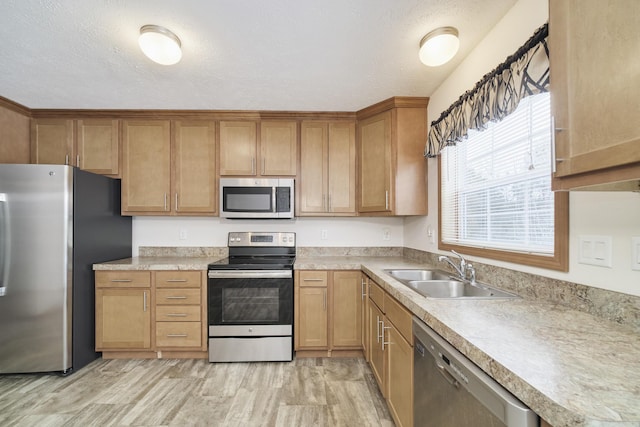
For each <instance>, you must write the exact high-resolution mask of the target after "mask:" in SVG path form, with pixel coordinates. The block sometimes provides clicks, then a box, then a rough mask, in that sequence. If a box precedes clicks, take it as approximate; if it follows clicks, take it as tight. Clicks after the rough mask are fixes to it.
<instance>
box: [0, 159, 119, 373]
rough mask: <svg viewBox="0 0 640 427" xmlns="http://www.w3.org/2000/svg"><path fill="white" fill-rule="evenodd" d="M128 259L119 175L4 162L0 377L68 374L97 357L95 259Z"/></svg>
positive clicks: (0, 177)
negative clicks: (14, 374) (55, 373)
mask: <svg viewBox="0 0 640 427" xmlns="http://www.w3.org/2000/svg"><path fill="white" fill-rule="evenodd" d="M130 256H131V218H130V217H122V216H121V215H120V181H119V180H116V179H111V178H107V177H105V176H101V175H95V174H92V173H89V172H85V171H82V170H79V169H77V168H73V167H70V166H58V165H17V164H1V165H0V374H6V373H27V372H54V371H55V372H61V373H64V374H66V373H69V372H71V371H73V370H78V369H79V368H81V367H82V366H84V365H86V364H87V363H89V362H91V361H92V360H94V359H96V358H97V357H98V356H99V353H96V352H95V315H94V312H95V301H94V300H95V285H94V274H93V270H92V264H94V263H98V262H104V261H109V260H113V259H118V258H127V257H130Z"/></svg>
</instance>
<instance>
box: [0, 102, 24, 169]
mask: <svg viewBox="0 0 640 427" xmlns="http://www.w3.org/2000/svg"><path fill="white" fill-rule="evenodd" d="M17 110H20V108H18V107H15V108H14V107H13V106H12V105H11V104H10V103H8V102H4V101H2V100H1V99H0V163H29V156H30V150H29V144H30V139H29V135H30V121H29V117H28V116H27V115H26V113H24V112H18V111H17Z"/></svg>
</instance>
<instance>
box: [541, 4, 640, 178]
mask: <svg viewBox="0 0 640 427" xmlns="http://www.w3.org/2000/svg"><path fill="white" fill-rule="evenodd" d="M549 14H550V17H549V52H550V64H551V65H550V72H551V80H550V81H551V104H552V115H553V117H554V119H555V128H556V129H555V145H556V164H555V166H556V172H555V174H554V188H555V189H568V188H576V187H579V186H583V185H593V184H603V183H609V182H615V181H622V180H629V179H638V178H640V120H638V114H639V113H640V73H638V70H639V69H640V56H638V55H637V53H638V46H639V45H638V40H639V35H638V34H639V33H638V28H640V2H638V1H637V0H551V1H550V2H549ZM579 174H581V175H580V176H578V175H579Z"/></svg>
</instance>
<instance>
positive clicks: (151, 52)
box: [138, 25, 182, 65]
mask: <svg viewBox="0 0 640 427" xmlns="http://www.w3.org/2000/svg"><path fill="white" fill-rule="evenodd" d="M138 44H139V45H140V49H142V52H144V54H145V55H147V57H149V59H151V60H152V61H154V62H157V63H158V64H162V65H173V64H176V63H178V62H179V61H180V59H181V58H182V49H181V46H182V44H181V43H180V39H179V38H178V36H176V35H175V34H173V33H172V32H171V31H169V30H167V29H166V28H164V27H161V26H159V25H144V26H142V27H140V37H139V38H138Z"/></svg>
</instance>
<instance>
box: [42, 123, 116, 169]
mask: <svg viewBox="0 0 640 427" xmlns="http://www.w3.org/2000/svg"><path fill="white" fill-rule="evenodd" d="M31 163H37V164H58V165H71V166H77V167H79V168H80V169H82V170H86V171H89V172H93V173H97V174H101V175H107V176H114V177H116V176H119V174H120V169H119V165H120V125H119V121H118V120H112V119H83V120H70V119H40V118H37V119H33V120H32V122H31Z"/></svg>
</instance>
